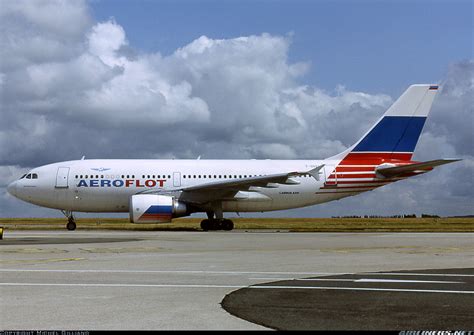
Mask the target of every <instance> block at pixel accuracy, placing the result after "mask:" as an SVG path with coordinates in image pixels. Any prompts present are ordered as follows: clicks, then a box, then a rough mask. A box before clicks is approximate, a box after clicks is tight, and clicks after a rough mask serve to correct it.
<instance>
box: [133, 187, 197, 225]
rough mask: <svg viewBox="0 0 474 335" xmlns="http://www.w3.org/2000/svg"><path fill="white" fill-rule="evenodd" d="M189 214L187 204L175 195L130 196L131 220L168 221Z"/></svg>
mask: <svg viewBox="0 0 474 335" xmlns="http://www.w3.org/2000/svg"><path fill="white" fill-rule="evenodd" d="M186 215H189V213H188V210H187V206H186V204H184V203H182V202H180V201H179V200H176V199H175V198H174V197H170V196H167V195H157V194H137V195H132V196H131V197H130V222H133V223H168V222H171V219H172V218H177V217H180V216H186Z"/></svg>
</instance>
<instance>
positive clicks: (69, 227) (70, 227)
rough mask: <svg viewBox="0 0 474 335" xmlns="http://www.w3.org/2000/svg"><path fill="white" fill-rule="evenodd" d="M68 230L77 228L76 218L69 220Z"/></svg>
mask: <svg viewBox="0 0 474 335" xmlns="http://www.w3.org/2000/svg"><path fill="white" fill-rule="evenodd" d="M66 228H67V230H71V231H72V230H76V223H75V222H74V220H69V221H68V222H67V225H66Z"/></svg>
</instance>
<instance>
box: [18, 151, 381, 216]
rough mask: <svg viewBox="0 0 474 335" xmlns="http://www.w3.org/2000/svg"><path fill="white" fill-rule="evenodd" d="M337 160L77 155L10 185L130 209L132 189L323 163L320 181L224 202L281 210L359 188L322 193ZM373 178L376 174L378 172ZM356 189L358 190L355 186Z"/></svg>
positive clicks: (46, 199) (230, 207) (25, 195)
mask: <svg viewBox="0 0 474 335" xmlns="http://www.w3.org/2000/svg"><path fill="white" fill-rule="evenodd" d="M338 162H339V161H327V160H326V161H309V160H76V161H67V162H60V163H55V164H50V165H45V166H41V167H38V168H35V169H33V170H31V171H30V173H31V174H36V175H37V178H35V179H26V178H22V179H20V180H17V181H16V182H14V183H12V184H11V185H10V186H9V192H10V193H12V194H14V195H15V196H16V197H18V198H20V199H22V200H24V201H27V202H30V203H33V204H36V205H39V206H44V207H49V208H56V209H61V210H70V211H79V212H128V211H129V200H130V197H131V196H132V195H134V194H138V193H140V192H143V191H147V190H164V191H166V190H173V189H177V188H181V187H187V186H193V185H199V184H205V183H209V182H215V181H223V180H232V179H241V178H250V177H253V176H264V175H271V174H275V173H281V172H282V171H283V172H292V171H307V170H310V169H312V168H314V167H316V166H318V165H320V164H325V166H324V168H323V169H322V170H321V171H320V178H319V180H316V179H315V178H313V177H311V176H310V175H306V176H301V177H292V179H293V180H294V181H295V182H297V183H296V184H291V185H285V184H275V185H272V187H252V188H251V189H250V190H249V192H238V194H236V195H235V197H233V198H230V199H225V200H224V201H223V202H222V210H223V211H224V212H232V211H235V212H256V211H272V210H282V209H289V208H296V207H303V206H309V205H314V204H319V203H323V202H327V201H331V200H335V199H340V198H343V197H346V196H349V195H354V194H357V193H360V192H363V191H365V190H366V189H361V190H360V192H351V193H350V194H348V193H339V192H337V193H336V192H327V193H325V192H318V191H319V190H320V188H321V187H322V186H323V185H324V183H325V180H326V179H327V177H328V176H329V174H330V173H331V171H332V170H333V169H334V166H336V165H337V164H338ZM374 177H375V176H374ZM355 191H357V190H355Z"/></svg>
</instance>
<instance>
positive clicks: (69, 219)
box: [61, 210, 76, 231]
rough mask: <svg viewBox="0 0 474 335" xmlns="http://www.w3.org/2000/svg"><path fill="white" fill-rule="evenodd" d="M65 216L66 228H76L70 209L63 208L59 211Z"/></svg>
mask: <svg viewBox="0 0 474 335" xmlns="http://www.w3.org/2000/svg"><path fill="white" fill-rule="evenodd" d="M61 212H62V213H63V214H64V215H65V216H66V217H67V224H66V228H67V230H70V231H72V230H76V221H75V220H74V216H73V215H72V211H68V210H64V211H61Z"/></svg>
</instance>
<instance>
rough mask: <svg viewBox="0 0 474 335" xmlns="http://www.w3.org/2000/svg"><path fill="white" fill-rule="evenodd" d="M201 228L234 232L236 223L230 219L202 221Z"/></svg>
mask: <svg viewBox="0 0 474 335" xmlns="http://www.w3.org/2000/svg"><path fill="white" fill-rule="evenodd" d="M201 228H202V230H204V231H208V230H232V229H234V223H233V222H232V221H231V220H229V219H205V220H202V221H201Z"/></svg>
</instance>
